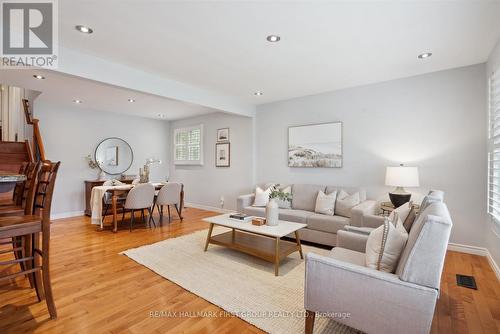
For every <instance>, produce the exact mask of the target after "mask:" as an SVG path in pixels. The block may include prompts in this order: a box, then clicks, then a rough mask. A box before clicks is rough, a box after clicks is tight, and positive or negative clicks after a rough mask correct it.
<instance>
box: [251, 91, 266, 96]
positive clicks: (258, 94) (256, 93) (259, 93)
mask: <svg viewBox="0 0 500 334" xmlns="http://www.w3.org/2000/svg"><path fill="white" fill-rule="evenodd" d="M263 94H264V93H262V92H255V93H253V95H255V96H261V95H263Z"/></svg>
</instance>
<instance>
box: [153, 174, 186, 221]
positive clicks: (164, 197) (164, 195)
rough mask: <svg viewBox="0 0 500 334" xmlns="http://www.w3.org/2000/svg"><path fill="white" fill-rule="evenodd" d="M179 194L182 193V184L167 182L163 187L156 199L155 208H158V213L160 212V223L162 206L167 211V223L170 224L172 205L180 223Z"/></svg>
mask: <svg viewBox="0 0 500 334" xmlns="http://www.w3.org/2000/svg"><path fill="white" fill-rule="evenodd" d="M181 192H182V184H181V183H175V182H168V183H167V184H166V185H164V186H163V187H162V188H161V189H160V191H159V193H158V196H157V198H156V203H155V204H156V206H157V207H160V208H161V209H159V210H158V211H159V212H160V222H162V221H163V206H164V205H166V206H167V210H168V223H169V224H170V222H171V220H172V218H171V215H170V206H171V205H173V206H174V207H175V210H176V211H177V214H178V215H179V218H180V219H181V221H182V216H181V214H180V211H179V206H180V203H181Z"/></svg>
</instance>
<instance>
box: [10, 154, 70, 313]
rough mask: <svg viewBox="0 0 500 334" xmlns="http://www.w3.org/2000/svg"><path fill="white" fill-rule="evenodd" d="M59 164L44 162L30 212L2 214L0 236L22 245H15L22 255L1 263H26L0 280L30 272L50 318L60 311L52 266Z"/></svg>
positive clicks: (39, 298) (40, 299) (32, 281)
mask: <svg viewBox="0 0 500 334" xmlns="http://www.w3.org/2000/svg"><path fill="white" fill-rule="evenodd" d="M59 165H60V162H57V163H52V162H50V161H44V162H43V165H42V166H41V169H40V172H39V173H38V177H37V183H36V190H35V193H34V200H33V206H32V208H33V212H31V214H27V215H12V216H4V217H0V240H1V239H10V238H17V237H21V238H22V245H20V246H17V247H16V248H14V249H13V251H14V252H15V251H21V252H22V257H21V258H16V259H14V260H7V261H2V262H0V266H9V265H12V264H16V263H20V264H21V263H24V266H21V270H20V271H18V272H14V273H10V272H7V273H6V274H4V275H2V276H0V281H4V280H12V279H13V278H15V277H18V276H25V275H29V277H30V278H31V279H30V283H31V284H32V285H33V287H34V288H35V291H36V294H37V297H38V300H39V301H42V300H43V299H45V301H46V303H47V308H48V310H49V314H50V317H51V319H56V318H57V312H56V307H55V304H54V297H53V295H52V286H51V280H50V268H49V246H50V212H51V206H52V195H53V193H54V185H55V180H56V176H57V172H58V170H59ZM40 239H41V243H40ZM40 260H41V263H40ZM3 273H5V271H4V272H3Z"/></svg>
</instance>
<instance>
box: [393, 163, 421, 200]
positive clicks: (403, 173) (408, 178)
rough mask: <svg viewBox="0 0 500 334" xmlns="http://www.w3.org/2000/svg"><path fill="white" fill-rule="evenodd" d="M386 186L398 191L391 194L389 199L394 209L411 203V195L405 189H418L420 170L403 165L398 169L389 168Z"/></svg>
mask: <svg viewBox="0 0 500 334" xmlns="http://www.w3.org/2000/svg"><path fill="white" fill-rule="evenodd" d="M385 185H386V186H394V187H396V189H394V190H393V191H391V192H390V193H389V198H390V199H391V203H392V204H393V205H394V207H396V208H397V207H400V206H401V205H403V204H405V203H407V202H409V201H410V198H411V194H410V193H408V192H406V190H405V189H404V187H418V186H419V183H418V168H417V167H406V166H403V164H401V165H399V166H398V167H387V170H386V173H385Z"/></svg>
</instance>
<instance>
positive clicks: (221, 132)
mask: <svg viewBox="0 0 500 334" xmlns="http://www.w3.org/2000/svg"><path fill="white" fill-rule="evenodd" d="M228 141H229V128H222V129H217V142H218V143H222V142H228Z"/></svg>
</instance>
